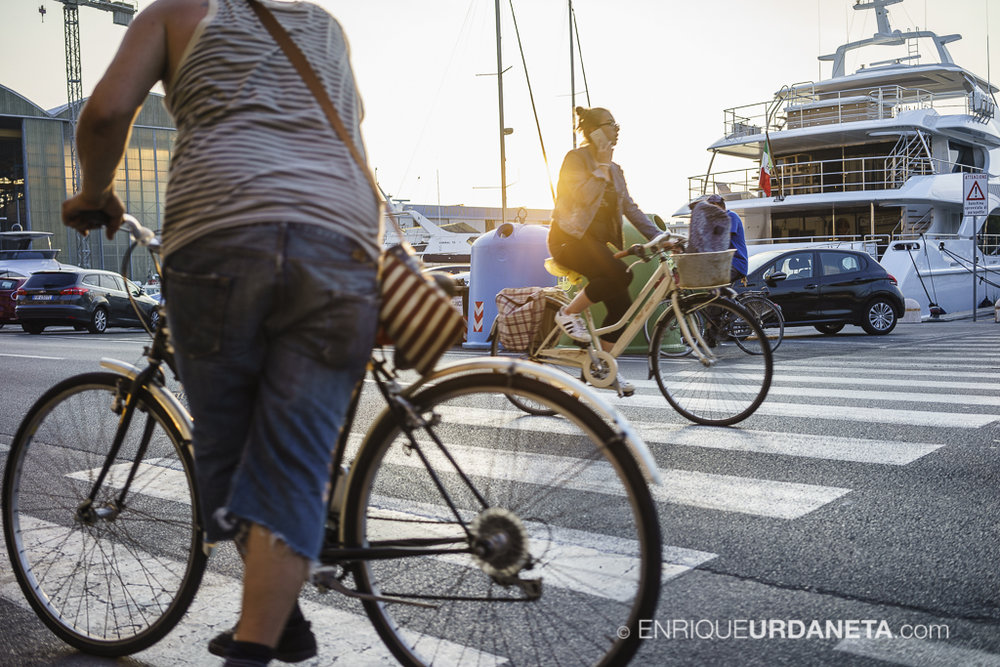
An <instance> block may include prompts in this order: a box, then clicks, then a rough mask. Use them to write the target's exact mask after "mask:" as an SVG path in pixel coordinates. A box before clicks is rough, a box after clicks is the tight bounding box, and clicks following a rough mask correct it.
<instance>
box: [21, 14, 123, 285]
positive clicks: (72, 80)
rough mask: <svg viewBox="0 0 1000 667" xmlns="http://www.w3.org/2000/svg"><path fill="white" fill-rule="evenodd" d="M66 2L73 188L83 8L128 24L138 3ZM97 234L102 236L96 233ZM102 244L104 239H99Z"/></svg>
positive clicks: (86, 244)
mask: <svg viewBox="0 0 1000 667" xmlns="http://www.w3.org/2000/svg"><path fill="white" fill-rule="evenodd" d="M55 1H56V2H60V3H62V6H63V23H64V26H65V29H64V36H65V40H66V99H67V110H68V112H69V121H70V132H71V136H70V142H69V143H70V161H71V162H72V167H73V191H74V192H76V191H77V190H79V189H80V160H79V158H78V157H77V154H76V120H77V117H78V116H79V114H80V104H81V103H82V102H83V73H82V67H81V65H80V7H92V8H94V9H100V10H101V11H105V12H111V18H112V20H113V21H114V24H115V25H122V26H128V25H130V24H131V23H132V17H133V16H135V13H136V11H137V8H136V5H135V4H134V3H132V2H125V1H123V0H55ZM38 13H39V14H41V15H42V20H43V21H44V20H45V7H44V5H43V6H40V7H39V8H38ZM94 236H98V237H99V236H100V235H99V234H95V235H94ZM98 242H99V243H100V241H98ZM78 255H79V263H80V266H82V267H85V268H89V267H90V237H87V238H86V239H81V240H80V243H79V252H78Z"/></svg>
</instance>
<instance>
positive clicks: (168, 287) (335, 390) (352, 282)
mask: <svg viewBox="0 0 1000 667" xmlns="http://www.w3.org/2000/svg"><path fill="white" fill-rule="evenodd" d="M376 269H377V267H376V263H375V262H374V261H373V260H372V259H371V258H369V257H367V256H366V254H365V253H364V252H363V251H362V250H361V248H360V247H359V246H358V245H357V244H356V243H355V242H353V241H351V240H350V239H348V238H347V237H345V236H342V235H340V234H337V233H336V232H333V231H331V230H327V229H325V228H322V227H319V226H315V225H308V224H301V223H274V224H255V225H248V226H245V227H240V228H236V229H230V230H223V231H219V232H214V233H212V234H209V235H207V236H205V237H202V238H199V239H198V240H196V241H194V242H192V243H191V244H189V245H187V246H184V247H182V248H180V249H178V250H176V251H175V252H173V253H172V254H171V255H170V256H169V257H168V258H167V260H166V269H165V279H164V290H163V291H164V300H165V304H166V310H167V325H168V326H169V328H170V332H171V336H172V340H173V343H174V347H175V349H176V360H177V364H178V370H179V372H180V375H181V381H182V382H183V384H184V391H185V392H186V394H187V396H188V400H189V403H190V407H191V413H192V416H193V418H194V452H195V465H196V474H197V479H198V491H199V496H200V502H201V516H202V519H203V521H204V525H205V530H206V541H207V542H209V543H214V542H216V541H218V540H220V539H231V538H233V537H235V536H236V535H237V533H238V532H239V531H240V530H241V529H242V528H243V527H245V526H246V524H247V523H256V524H260V525H262V526H264V527H265V528H267V529H269V530H270V531H271V532H272V533H273V534H274V535H275V536H277V537H278V538H279V539H281V540H282V541H284V542H285V543H286V544H288V546H289V547H290V548H291V549H292V550H293V551H295V552H296V553H298V554H300V555H302V556H305V557H306V558H310V559H316V558H317V557H318V555H319V550H320V547H321V546H322V539H323V531H324V524H325V516H326V506H327V499H328V495H329V493H330V489H329V488H328V483H329V481H330V473H331V465H332V452H333V450H334V448H335V446H336V442H337V437H338V434H339V432H340V429H341V426H342V425H343V423H344V415H345V413H346V411H347V407H348V404H349V402H350V399H351V395H352V392H353V390H354V388H355V386H356V385H357V383H358V382H359V381H360V380H361V379H362V378H363V376H364V372H365V367H366V364H367V361H368V358H369V355H370V353H371V349H372V345H373V342H374V339H375V328H376V321H377V316H378V289H377V283H376Z"/></svg>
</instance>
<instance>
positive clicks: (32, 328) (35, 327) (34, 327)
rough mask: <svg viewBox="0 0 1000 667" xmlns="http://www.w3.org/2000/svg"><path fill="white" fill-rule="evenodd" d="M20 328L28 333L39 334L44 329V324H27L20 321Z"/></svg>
mask: <svg viewBox="0 0 1000 667" xmlns="http://www.w3.org/2000/svg"><path fill="white" fill-rule="evenodd" d="M21 328H22V329H24V330H25V331H27V332H28V333H30V334H40V333H42V332H43V331H45V325H44V324H28V323H27V322H22V323H21Z"/></svg>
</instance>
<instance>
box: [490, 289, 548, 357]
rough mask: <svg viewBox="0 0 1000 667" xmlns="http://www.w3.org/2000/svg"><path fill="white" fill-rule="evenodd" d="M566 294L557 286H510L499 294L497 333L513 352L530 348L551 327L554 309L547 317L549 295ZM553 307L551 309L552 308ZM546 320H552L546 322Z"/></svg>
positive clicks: (502, 342) (502, 343) (506, 346)
mask: <svg viewBox="0 0 1000 667" xmlns="http://www.w3.org/2000/svg"><path fill="white" fill-rule="evenodd" d="M556 294H558V295H560V296H562V295H563V292H562V290H560V289H558V288H555V287H506V288H504V289H502V290H500V293H499V294H497V335H498V336H499V337H500V344H501V345H503V346H504V348H505V349H506V350H508V351H509V352H526V351H528V350H529V349H530V348H532V347H533V346H534V344H535V343H537V342H538V341H537V339H538V338H539V337H541V336H544V335H545V334H547V333H548V332H549V330H551V328H552V326H553V324H554V321H553V319H552V317H551V315H552V313H548V315H549V317H547V318H546V308H545V305H546V303H547V300H546V296H548V295H556ZM550 310H551V309H550ZM545 320H549V322H548V326H547V327H546V326H545Z"/></svg>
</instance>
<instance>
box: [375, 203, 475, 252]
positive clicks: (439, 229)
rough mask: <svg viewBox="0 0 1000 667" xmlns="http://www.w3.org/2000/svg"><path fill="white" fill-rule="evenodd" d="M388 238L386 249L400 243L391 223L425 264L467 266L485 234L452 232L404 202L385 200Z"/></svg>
mask: <svg viewBox="0 0 1000 667" xmlns="http://www.w3.org/2000/svg"><path fill="white" fill-rule="evenodd" d="M385 201H386V220H385V237H384V238H383V247H385V248H390V247H392V246H394V245H396V244H397V243H399V240H400V239H399V232H398V231H396V226H395V225H394V224H393V222H392V220H393V219H395V221H396V224H397V225H399V228H400V230H401V231H402V233H403V237H404V238H405V239H406V242H407V243H409V244H410V245H411V246H413V249H414V251H415V252H416V253H417V254H418V255H419V256H420V257H421V258H422V259H423V261H424V262H429V263H440V262H468V261H469V257H470V256H471V253H472V243H473V242H474V241H475V240H476V239H477V238H479V236H480V235H481V234H482V231H467V230H465V229H462V231H452V230H450V229H447V228H445V227H444V226H439V225H437V224H435V223H434V222H432V221H431V220H429V219H428V218H427V216H425V215H423V214H422V213H421V212H420V211H418V210H416V209H414V208H412V207H409V206H407V205H406V203H405V200H399V199H392V198H391V197H386V198H385Z"/></svg>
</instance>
